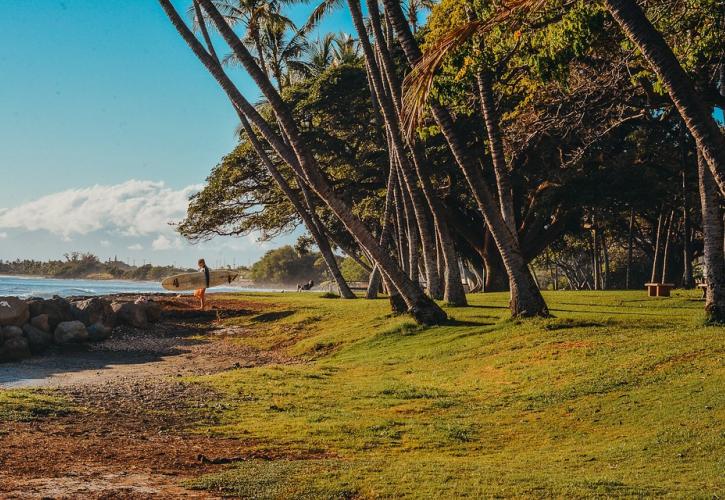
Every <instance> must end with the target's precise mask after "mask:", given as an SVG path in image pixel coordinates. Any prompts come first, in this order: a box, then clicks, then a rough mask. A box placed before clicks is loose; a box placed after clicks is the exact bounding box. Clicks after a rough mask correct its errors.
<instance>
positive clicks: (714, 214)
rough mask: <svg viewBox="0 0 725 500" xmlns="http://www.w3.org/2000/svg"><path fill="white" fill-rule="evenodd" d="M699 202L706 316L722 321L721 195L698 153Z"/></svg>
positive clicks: (724, 263)
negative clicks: (703, 254)
mask: <svg viewBox="0 0 725 500" xmlns="http://www.w3.org/2000/svg"><path fill="white" fill-rule="evenodd" d="M697 160H698V161H697V164H698V174H699V179H700V203H701V204H702V229H703V233H704V253H705V284H706V285H707V290H706V291H705V316H706V319H707V321H708V322H711V323H725V254H724V253H723V233H725V231H723V218H722V213H721V212H722V211H721V210H720V199H719V196H718V190H717V185H716V184H715V180H714V179H713V176H712V172H710V169H709V168H708V166H707V163H706V162H705V159H704V158H703V155H702V154H700V153H699V151H698V155H697Z"/></svg>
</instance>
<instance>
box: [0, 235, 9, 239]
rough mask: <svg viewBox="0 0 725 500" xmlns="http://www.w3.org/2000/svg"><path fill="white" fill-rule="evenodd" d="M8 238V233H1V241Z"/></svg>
mask: <svg viewBox="0 0 725 500" xmlns="http://www.w3.org/2000/svg"><path fill="white" fill-rule="evenodd" d="M7 237H8V233H0V240H2V239H4V238H7Z"/></svg>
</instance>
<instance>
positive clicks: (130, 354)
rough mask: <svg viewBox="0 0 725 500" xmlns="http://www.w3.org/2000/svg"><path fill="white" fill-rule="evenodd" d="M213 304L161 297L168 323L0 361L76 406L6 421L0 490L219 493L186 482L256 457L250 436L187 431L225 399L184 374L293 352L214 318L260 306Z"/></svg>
mask: <svg viewBox="0 0 725 500" xmlns="http://www.w3.org/2000/svg"><path fill="white" fill-rule="evenodd" d="M160 302H161V301H160ZM212 303H213V305H214V306H215V307H216V309H213V310H211V311H204V312H199V311H195V310H194V309H193V306H194V302H193V299H189V298H184V297H182V298H178V299H176V298H165V299H164V300H163V301H162V307H163V315H162V321H161V322H160V323H158V324H157V325H155V326H154V327H152V328H150V329H148V330H143V331H142V330H136V329H133V328H123V329H120V330H118V331H116V332H115V334H114V336H113V337H112V338H110V339H108V340H106V341H104V342H101V343H98V344H93V345H91V346H76V347H71V348H69V349H64V350H62V351H55V352H51V353H49V354H47V355H45V356H41V357H39V358H33V359H32V360H28V361H26V362H22V363H16V364H14V365H0V384H2V383H4V384H5V385H6V386H22V385H30V386H40V387H53V388H55V390H56V391H57V392H58V393H59V394H60V395H62V396H64V397H65V398H67V399H69V400H70V401H71V403H72V406H73V407H74V408H75V410H74V411H73V412H72V413H71V414H70V415H64V416H60V417H54V418H45V419H40V420H34V421H31V422H0V497H2V498H43V497H46V498H47V497H52V498H78V497H83V498H149V497H154V498H215V496H214V495H213V494H210V493H208V492H197V491H190V490H186V489H184V488H183V487H182V486H180V484H181V482H182V481H183V480H184V479H189V478H192V477H196V476H198V475H200V474H203V473H206V472H210V471H212V470H217V469H218V468H220V467H223V466H224V465H223V464H225V463H228V462H230V461H236V460H245V459H248V458H259V452H256V453H252V452H251V451H250V449H251V448H252V446H253V445H254V444H255V443H253V442H252V441H251V440H243V439H226V438H220V437H215V436H206V435H200V434H196V433H194V432H193V431H192V430H191V429H192V428H193V427H194V426H197V425H199V424H204V423H208V422H210V421H213V419H214V418H216V417H215V415H216V414H217V413H218V411H219V410H223V408H220V407H218V403H217V401H218V399H217V398H215V395H214V393H213V391H211V390H210V389H209V388H208V387H204V386H201V385H198V384H189V383H186V382H183V381H182V378H181V377H182V376H186V375H196V374H208V373H215V372H219V371H223V370H228V369H234V368H239V367H246V366H258V365H263V364H270V363H296V362H297V361H296V360H294V359H291V358H289V357H287V356H285V355H284V353H283V352H282V351H279V350H271V351H259V350H256V349H253V348H250V347H249V346H244V345H241V344H240V343H239V342H235V338H236V337H243V336H248V335H249V334H250V332H248V331H246V330H244V329H241V328H236V327H225V326H223V325H222V324H220V323H219V322H218V321H217V318H228V317H235V316H240V315H247V314H258V313H259V312H260V307H259V305H257V304H245V303H243V302H239V303H237V302H236V301H233V300H224V301H221V300H213V301H212ZM210 315H211V316H210ZM29 380H30V381H32V383H27V381H29ZM19 381H21V382H22V381H25V382H26V383H18V382H19ZM0 387H2V386H1V385H0ZM0 390H1V389H0ZM275 455H279V456H277V457H276V458H279V457H280V456H282V455H284V453H275ZM270 458H275V457H270ZM287 458H303V457H297V456H294V455H293V456H290V457H287ZM305 458H306V457H305Z"/></svg>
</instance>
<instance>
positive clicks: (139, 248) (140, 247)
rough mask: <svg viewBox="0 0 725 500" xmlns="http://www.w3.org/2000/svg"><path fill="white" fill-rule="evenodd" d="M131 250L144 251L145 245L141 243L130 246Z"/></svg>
mask: <svg viewBox="0 0 725 500" xmlns="http://www.w3.org/2000/svg"><path fill="white" fill-rule="evenodd" d="M128 249H129V250H143V245H142V244H141V243H136V244H134V245H130V246H129V247H128Z"/></svg>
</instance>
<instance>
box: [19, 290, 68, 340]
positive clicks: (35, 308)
mask: <svg viewBox="0 0 725 500" xmlns="http://www.w3.org/2000/svg"><path fill="white" fill-rule="evenodd" d="M28 306H29V307H30V317H31V318H34V317H36V316H40V315H41V314H47V315H48V325H49V326H50V331H54V330H55V328H56V327H57V326H58V323H62V322H63V321H73V312H72V311H71V306H70V302H68V301H67V300H65V299H64V298H62V297H58V296H57V295H56V296H55V297H53V298H52V299H31V300H29V301H28Z"/></svg>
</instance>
